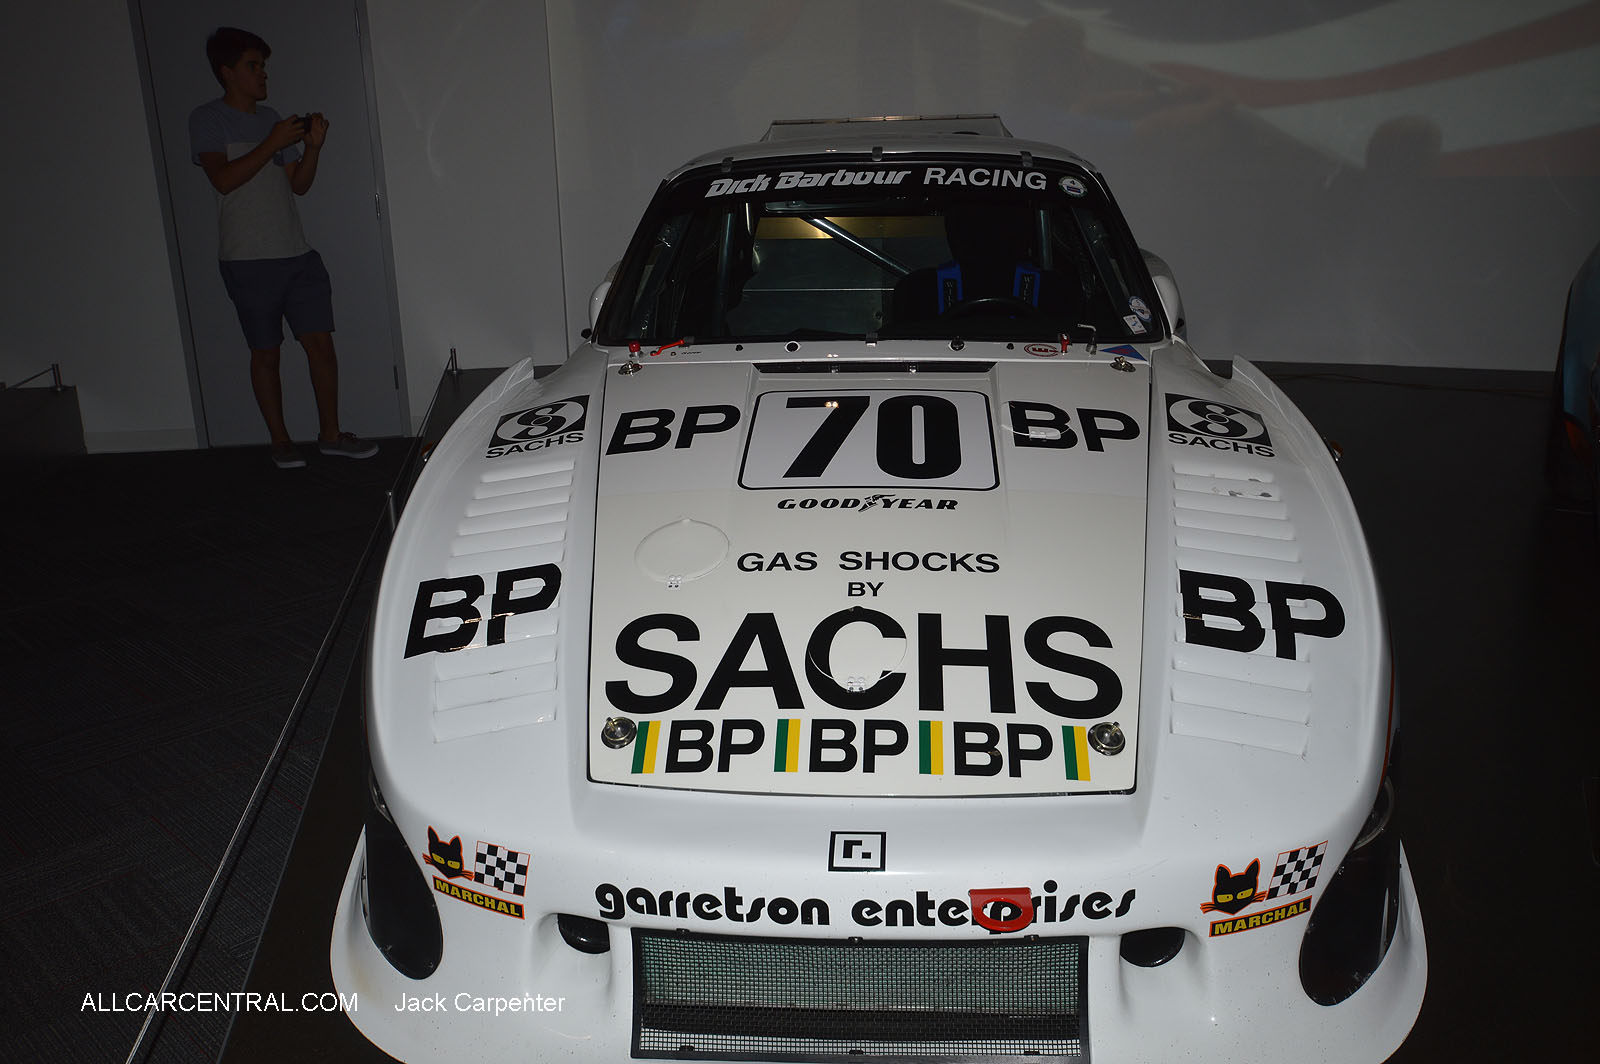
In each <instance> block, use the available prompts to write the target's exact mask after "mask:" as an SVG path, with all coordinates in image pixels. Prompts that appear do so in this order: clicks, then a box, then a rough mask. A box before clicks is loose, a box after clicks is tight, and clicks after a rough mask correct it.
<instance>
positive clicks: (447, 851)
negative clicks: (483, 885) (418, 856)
mask: <svg viewBox="0 0 1600 1064" xmlns="http://www.w3.org/2000/svg"><path fill="white" fill-rule="evenodd" d="M427 856H428V863H429V864H430V865H432V866H433V867H434V868H437V869H438V870H439V871H441V872H443V873H444V874H445V875H447V876H449V877H450V878H451V879H455V878H456V877H458V876H471V875H472V872H471V871H470V870H469V869H468V868H467V866H466V865H465V864H464V863H463V862H462V860H461V836H460V835H457V836H456V837H455V838H453V839H451V840H450V841H449V842H445V841H444V840H443V839H441V838H439V834H438V832H436V831H434V830H433V828H432V827H430V828H428V855H427Z"/></svg>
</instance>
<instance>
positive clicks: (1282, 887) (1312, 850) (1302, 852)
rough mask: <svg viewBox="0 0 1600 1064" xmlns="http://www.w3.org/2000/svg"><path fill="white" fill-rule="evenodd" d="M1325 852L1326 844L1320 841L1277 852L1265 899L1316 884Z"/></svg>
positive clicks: (1309, 887) (1297, 891)
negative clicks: (1276, 860)
mask: <svg viewBox="0 0 1600 1064" xmlns="http://www.w3.org/2000/svg"><path fill="white" fill-rule="evenodd" d="M1327 852H1328V844H1327V843H1326V842H1321V843H1318V844H1317V845H1315V846H1301V847H1299V848H1298V849H1294V850H1285V851H1283V852H1282V853H1280V854H1278V863H1277V864H1276V865H1274V866H1273V869H1272V882H1271V883H1269V884H1267V900H1268V901H1271V900H1272V899H1273V898H1277V897H1282V896H1283V895H1285V894H1298V893H1300V892H1301V891H1302V890H1310V889H1311V888H1312V887H1314V886H1316V885H1317V873H1318V872H1319V871H1321V869H1322V858H1323V855H1324V854H1326V853H1327Z"/></svg>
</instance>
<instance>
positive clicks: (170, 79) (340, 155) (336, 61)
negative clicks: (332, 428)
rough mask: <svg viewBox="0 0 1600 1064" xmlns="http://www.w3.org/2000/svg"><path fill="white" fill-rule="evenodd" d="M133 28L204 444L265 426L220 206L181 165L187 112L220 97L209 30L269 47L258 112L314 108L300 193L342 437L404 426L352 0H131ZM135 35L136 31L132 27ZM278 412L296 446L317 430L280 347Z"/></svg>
mask: <svg viewBox="0 0 1600 1064" xmlns="http://www.w3.org/2000/svg"><path fill="white" fill-rule="evenodd" d="M136 11H137V14H138V15H139V16H140V19H141V21H142V23H143V36H144V39H143V41H142V42H140V43H142V46H143V48H144V50H145V54H146V60H147V68H148V71H149V79H150V89H151V93H152V96H153V99H154V102H155V114H156V124H157V127H158V128H157V132H158V134H159V146H160V159H159V160H158V161H159V162H160V163H161V164H163V165H164V167H165V174H166V181H167V188H168V194H169V201H170V203H171V211H172V220H173V227H174V229H175V230H176V233H177V243H178V255H179V259H180V262H181V267H182V289H183V296H184V298H185V299H186V300H187V303H188V306H187V311H188V319H189V325H190V329H191V334H192V337H193V351H194V357H193V362H192V364H191V372H192V373H193V374H194V375H195V377H196V381H197V385H198V388H197V390H198V394H199V397H200V403H201V405H202V408H203V412H204V416H203V419H202V424H201V426H200V437H201V439H202V440H203V441H205V442H206V443H207V444H209V445H210V446H213V447H219V446H229V445H234V444H249V443H265V442H266V440H267V430H266V425H265V424H264V423H263V422H262V420H261V414H260V412H259V411H258V410H257V408H256V403H255V397H254V395H253V394H252V392H251V390H250V352H249V348H248V347H247V346H246V344H245V341H244V334H243V333H242V332H241V331H240V329H239V321H238V318H236V317H235V316H234V311H233V304H232V303H231V302H230V301H229V300H228V294H227V291H226V290H225V289H224V288H223V285H222V277H221V275H220V274H219V273H218V272H217V200H216V193H215V192H214V191H213V190H212V188H211V184H210V182H209V181H207V180H206V177H205V174H204V173H203V172H202V171H201V169H200V168H199V167H198V166H195V165H194V164H193V163H192V162H191V161H190V154H189V112H190V111H191V110H193V109H194V108H195V107H196V106H198V105H199V104H202V103H205V102H206V101H208V100H212V99H216V98H217V97H219V96H221V95H222V87H221V86H220V85H218V84H217V81H216V78H215V77H213V76H212V74H211V72H210V69H209V68H208V66H207V63H206V55H205V43H206V38H207V37H208V36H209V35H210V34H211V32H212V31H213V30H215V29H216V28H217V27H218V26H237V27H239V28H241V29H246V30H249V31H250V32H252V33H255V34H256V35H258V36H259V37H261V38H262V39H263V40H265V41H266V42H267V44H268V46H269V47H270V48H271V49H272V55H271V57H270V58H269V59H268V60H267V71H268V74H269V76H270V81H269V83H268V91H269V93H270V95H269V97H268V99H267V104H268V105H269V106H271V107H272V108H274V109H275V110H276V111H278V113H279V114H282V115H286V116H287V115H290V114H298V113H301V112H304V111H321V112H322V113H323V115H324V116H326V117H327V119H328V122H329V127H328V140H327V143H326V145H325V146H324V147H323V150H322V158H321V160H320V161H319V162H318V164H317V178H316V183H315V184H314V185H312V187H311V191H310V192H309V193H307V194H306V195H305V196H302V197H300V198H299V200H298V203H299V207H300V217H301V219H302V221H303V222H304V224H305V233H306V239H307V240H309V241H310V242H311V246H312V247H314V248H316V249H317V250H318V251H319V252H321V254H322V258H323V261H324V262H325V263H326V264H327V267H328V273H329V274H330V275H331V276H332V278H333V315H334V322H335V326H336V331H335V332H334V347H335V349H336V350H337V351H338V355H339V409H340V415H341V417H340V420H341V423H342V425H343V427H344V429H345V430H346V431H348V432H354V433H356V434H358V435H361V436H401V435H405V434H406V433H407V431H408V426H409V424H410V419H409V411H408V410H407V407H406V392H405V376H404V374H405V364H404V360H403V359H402V357H401V352H400V350H399V347H398V344H397V342H396V333H395V325H394V295H393V291H394V289H393V284H392V281H391V275H390V270H389V266H388V262H387V259H386V256H385V254H384V243H383V233H382V230H381V228H380V220H379V215H378V206H379V204H378V190H379V187H380V186H379V182H378V178H377V170H376V165H377V163H376V160H377V158H378V152H377V151H376V149H375V146H374V144H373V134H372V130H373V129H374V128H375V125H374V123H372V122H371V121H369V110H368V107H369V102H368V96H367V78H366V75H365V73H364V71H363V63H362V60H363V46H362V42H361V37H360V33H361V28H360V24H359V22H358V18H357V8H356V4H355V3H354V2H353V0H345V2H342V3H341V2H332V3H330V2H327V0H277V2H275V3H271V4H259V3H258V4H240V3H215V2H213V0H136ZM136 28H137V27H136ZM282 364H283V401H284V416H285V419H286V420H287V421H288V424H289V432H290V434H291V435H293V436H294V438H295V439H298V440H309V439H312V438H313V437H314V436H315V435H316V432H317V417H316V404H315V402H314V400H313V398H312V394H311V383H310V379H309V377H308V376H307V373H306V360H305V355H304V353H303V352H302V351H301V349H300V345H299V344H297V343H295V341H294V340H293V338H292V337H290V336H288V330H287V326H285V337H284V345H283V363H282Z"/></svg>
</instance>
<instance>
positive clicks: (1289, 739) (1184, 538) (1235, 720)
mask: <svg viewBox="0 0 1600 1064" xmlns="http://www.w3.org/2000/svg"><path fill="white" fill-rule="evenodd" d="M1172 502H1173V509H1172V518H1173V534H1174V540H1175V543H1176V547H1177V550H1176V552H1175V554H1176V558H1177V568H1179V569H1189V570H1195V571H1199V572H1206V573H1217V574H1221V575H1226V576H1235V577H1239V578H1241V579H1243V580H1246V581H1248V582H1249V584H1250V587H1251V589H1252V590H1253V591H1254V592H1255V595H1256V601H1257V603H1258V605H1257V606H1256V608H1255V610H1254V611H1253V612H1254V615H1255V617H1256V619H1257V620H1258V621H1260V622H1261V624H1262V627H1263V628H1264V629H1266V630H1267V638H1266V639H1265V640H1264V641H1263V643H1262V646H1261V649H1260V650H1258V651H1257V652H1256V653H1254V654H1240V653H1238V652H1236V651H1231V650H1221V649H1218V648H1216V647H1205V646H1191V645H1189V644H1187V643H1184V642H1182V633H1183V624H1182V620H1181V614H1182V610H1183V605H1182V599H1181V597H1180V596H1179V594H1178V581H1177V574H1176V573H1173V575H1172V582H1171V590H1172V596H1173V598H1172V602H1173V610H1174V612H1175V613H1177V614H1179V615H1180V619H1179V623H1178V624H1177V626H1176V632H1177V635H1178V640H1179V641H1178V642H1177V643H1176V644H1175V646H1174V648H1173V654H1172V675H1171V683H1172V687H1171V694H1172V706H1171V709H1172V714H1171V720H1172V731H1173V732H1174V733H1175V734H1178V735H1189V736H1194V737H1196V738H1201V739H1214V740H1217V741H1219V742H1230V743H1240V744H1242V745H1245V746H1254V747H1258V748H1261V749H1264V750H1277V751H1279V752H1281V753H1286V754H1292V755H1294V756H1296V757H1299V756H1303V755H1304V754H1305V749H1306V737H1307V734H1308V732H1309V730H1310V729H1309V723H1310V719H1311V669H1310V666H1309V665H1308V664H1307V663H1306V662H1304V661H1285V660H1283V659H1281V658H1278V657H1275V656H1273V654H1272V647H1273V645H1274V642H1275V641H1274V639H1273V638H1272V632H1271V628H1272V616H1271V613H1270V612H1269V610H1268V607H1267V605H1266V582H1267V581H1268V580H1281V581H1287V582H1292V583H1299V582H1301V581H1302V580H1303V577H1304V569H1303V567H1302V566H1301V564H1300V561H1301V554H1300V545H1299V543H1298V541H1297V540H1296V536H1295V528H1294V524H1293V523H1292V522H1291V521H1290V519H1289V508H1288V506H1287V505H1286V504H1285V502H1284V500H1283V498H1282V494H1281V492H1280V491H1279V489H1278V487H1277V486H1276V485H1275V484H1274V482H1273V475H1272V473H1271V472H1270V471H1268V470H1266V469H1263V468H1260V467H1257V466H1247V465H1243V464H1240V463H1231V462H1210V461H1198V462H1197V461H1193V460H1187V459H1186V460H1185V461H1182V462H1176V463H1174V464H1173V482H1172Z"/></svg>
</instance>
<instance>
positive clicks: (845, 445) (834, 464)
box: [742, 392, 994, 488]
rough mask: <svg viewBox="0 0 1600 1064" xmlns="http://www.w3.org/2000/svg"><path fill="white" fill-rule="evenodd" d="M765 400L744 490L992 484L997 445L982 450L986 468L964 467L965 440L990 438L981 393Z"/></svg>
mask: <svg viewBox="0 0 1600 1064" xmlns="http://www.w3.org/2000/svg"><path fill="white" fill-rule="evenodd" d="M761 399H762V400H771V401H773V402H771V403H767V404H763V403H759V402H758V406H757V416H756V418H755V422H754V426H753V428H752V432H751V441H750V452H749V454H748V455H747V457H746V462H745V472H744V477H743V478H742V479H743V482H744V484H745V486H746V487H785V486H794V487H798V486H802V485H815V486H818V487H823V486H828V487H842V486H847V485H853V486H858V487H884V486H891V485H894V484H896V483H906V482H911V483H920V484H924V485H928V486H933V485H932V482H934V481H938V482H940V483H939V485H938V486H941V487H952V488H988V487H993V486H994V465H993V452H992V449H991V448H988V447H986V448H984V450H985V451H987V452H988V453H989V457H990V460H989V462H988V463H987V465H988V468H987V469H972V470H967V471H965V475H963V469H962V460H963V455H962V440H963V438H966V439H973V438H974V437H977V438H981V439H983V440H985V441H987V440H988V438H989V431H988V428H989V418H988V402H987V400H986V399H985V398H984V396H983V395H982V394H981V393H978V392H951V393H945V394H929V393H917V394H909V395H888V396H881V395H880V394H877V393H870V392H841V393H828V392H801V393H794V392H790V393H773V392H769V393H767V394H765V395H763V396H761ZM779 399H781V400H782V403H781V405H779V404H777V402H776V401H777V400H779ZM812 411H822V416H821V417H820V418H819V417H818V416H817V415H816V414H815V413H812ZM863 421H866V422H867V425H865V426H863V425H862V422H863ZM790 455H793V458H789V457H788V456H790ZM786 460H787V461H786ZM978 464H980V465H982V464H983V463H978Z"/></svg>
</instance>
